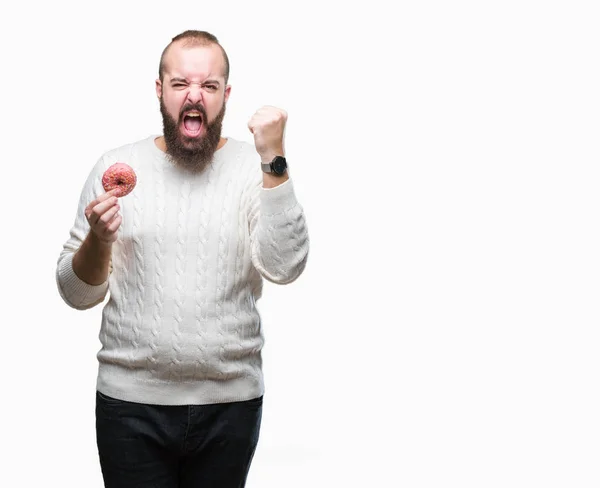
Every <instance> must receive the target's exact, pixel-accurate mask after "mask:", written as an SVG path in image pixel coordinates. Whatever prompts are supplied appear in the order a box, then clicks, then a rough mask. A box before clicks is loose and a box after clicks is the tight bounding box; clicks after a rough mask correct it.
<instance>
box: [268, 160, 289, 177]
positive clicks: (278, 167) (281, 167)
mask: <svg viewBox="0 0 600 488" xmlns="http://www.w3.org/2000/svg"><path fill="white" fill-rule="evenodd" d="M271 164H272V167H273V172H274V173H275V174H276V175H282V174H283V173H285V170H286V168H287V163H286V161H285V158H282V157H281V156H277V157H276V158H275V159H274V160H273V162H272V163H271Z"/></svg>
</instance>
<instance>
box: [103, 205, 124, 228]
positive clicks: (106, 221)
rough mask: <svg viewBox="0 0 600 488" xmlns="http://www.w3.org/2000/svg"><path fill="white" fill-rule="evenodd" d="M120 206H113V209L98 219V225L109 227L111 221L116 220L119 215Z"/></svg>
mask: <svg viewBox="0 0 600 488" xmlns="http://www.w3.org/2000/svg"><path fill="white" fill-rule="evenodd" d="M120 208H121V207H120V205H119V204H117V205H113V206H112V207H111V208H109V209H108V210H107V211H106V212H104V213H103V214H102V215H101V216H100V218H99V219H98V223H101V224H104V225H105V226H107V225H108V224H109V223H110V221H111V220H112V219H113V218H114V216H115V215H116V214H117V212H118V211H119V209H120Z"/></svg>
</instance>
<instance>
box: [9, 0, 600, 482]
mask: <svg viewBox="0 0 600 488" xmlns="http://www.w3.org/2000/svg"><path fill="white" fill-rule="evenodd" d="M386 5H387V4H386V3H384V2H378V1H372V2H362V3H360V4H358V3H357V4H355V3H354V2H328V1H320V2H301V3H298V4H296V5H292V4H289V5H288V4H287V3H285V2H269V3H267V2H245V3H242V2H240V3H238V4H235V3H231V2H216V3H206V2H198V1H196V2H187V1H186V2H183V1H173V2H144V3H142V2H139V3H137V2H136V3H132V2H126V1H121V2H110V1H109V2H97V3H89V4H88V3H86V2H79V3H76V2H64V1H63V2H61V1H55V2H41V1H40V2H21V3H19V4H18V5H17V4H14V5H11V6H10V7H6V6H5V7H3V12H2V15H0V18H1V20H0V24H1V25H0V27H1V28H0V40H1V41H2V42H1V43H0V45H1V47H0V49H1V50H2V76H1V77H0V83H1V86H0V88H1V93H2V104H1V109H0V110H1V114H2V119H1V120H2V135H3V137H2V192H1V193H0V198H1V199H2V202H1V208H2V239H1V244H0V245H1V246H2V247H1V250H2V257H3V266H2V269H3V273H2V277H3V278H4V279H3V280H2V281H3V283H4V287H3V288H4V290H3V293H2V315H1V319H0V320H1V322H2V329H1V330H2V342H1V344H2V355H1V371H2V377H1V383H0V384H1V385H2V403H1V404H0V405H1V406H0V408H1V413H2V419H3V422H2V433H1V435H0V439H1V440H0V443H1V447H2V453H3V455H2V456H3V461H2V469H1V470H0V486H3V487H37V486H52V487H54V486H56V487H61V488H66V487H83V486H85V487H86V488H100V487H102V486H103V485H102V478H101V473H100V468H99V463H98V458H97V449H96V439H95V428H94V388H95V381H96V371H97V363H96V353H97V352H98V350H99V347H100V343H99V341H98V331H99V326H100V318H101V306H98V307H96V308H94V309H92V310H88V311H84V312H82V311H76V310H73V309H70V308H69V307H67V305H66V304H64V303H63V302H62V300H61V299H60V297H59V295H58V292H57V289H56V283H55V269H56V262H57V259H58V256H59V253H60V251H61V248H62V245H63V243H64V241H65V240H66V239H67V238H68V233H69V230H70V227H71V225H72V223H73V220H74V218H75V212H76V208H77V202H78V198H79V194H80V191H81V188H82V185H83V183H84V181H85V179H86V177H87V175H88V173H89V171H90V169H91V168H92V166H93V164H94V163H95V162H96V161H97V159H98V158H99V157H100V156H101V155H102V153H103V152H105V151H107V150H109V149H112V148H114V147H117V146H120V145H122V144H126V143H128V142H132V141H134V140H138V139H140V138H144V137H146V136H148V135H149V134H151V133H160V131H161V130H162V125H161V118H160V113H159V105H158V101H157V99H156V96H155V92H154V81H155V79H156V77H157V69H158V61H159V57H160V54H161V51H162V49H163V47H164V46H165V45H166V44H167V43H168V42H169V41H170V39H171V38H172V37H173V36H175V35H176V34H178V33H179V32H181V31H183V30H185V29H190V28H192V29H201V30H208V31H210V32H212V33H214V34H215V35H216V36H217V37H218V38H219V40H220V41H221V42H222V44H223V45H224V47H225V49H227V51H228V53H229V56H230V61H231V79H230V82H231V85H232V86H233V89H232V93H231V98H230V101H229V103H228V108H227V115H226V118H225V126H224V133H225V135H227V136H231V137H235V138H239V139H242V140H246V141H248V142H252V136H251V134H250V133H249V132H248V129H247V127H246V124H247V122H248V120H249V119H250V117H251V116H252V114H253V113H254V112H255V111H256V110H257V109H258V108H259V107H260V106H262V105H276V106H279V107H281V108H284V109H286V110H287V111H288V113H289V122H288V126H287V132H286V149H287V156H288V159H289V162H290V168H291V175H292V178H293V179H294V182H295V188H296V192H297V196H298V198H299V200H300V202H301V204H302V205H303V207H304V209H305V212H306V216H307V221H308V226H309V232H310V237H311V251H310V257H309V261H308V266H307V268H306V271H305V273H304V274H303V275H302V276H301V277H300V278H299V279H298V281H296V282H295V283H293V284H290V285H288V286H282V287H281V286H276V285H271V284H266V285H265V290H264V295H263V298H262V299H261V300H260V301H259V302H258V306H259V309H260V312H261V315H262V318H263V327H264V331H265V336H266V345H265V348H264V368H265V379H266V395H265V404H264V415H263V425H262V431H261V438H260V442H259V446H258V449H257V452H256V456H255V459H254V463H253V465H252V468H251V471H250V476H249V480H248V485H247V486H248V487H249V488H268V487H286V488H294V487H303V488H304V487H346V486H361V487H406V488H425V487H427V488H429V487H431V488H445V487H455V486H456V487H460V488H467V487H472V488H482V487H485V488H488V487H489V488H491V487H499V488H500V487H501V488H505V487H511V488H515V487H523V488H531V487H544V488H548V487H569V488H571V487H577V488H587V487H590V488H591V487H595V488H597V487H598V486H600V470H599V469H598V459H599V456H600V444H599V442H598V439H600V416H599V415H598V412H599V411H600V401H599V400H600V396H599V394H598V384H599V381H598V377H599V372H600V369H599V366H600V359H599V356H600V355H599V354H598V343H599V340H600V333H599V331H598V326H599V324H600V322H599V315H600V314H599V313H598V296H599V294H600V281H599V280H600V259H599V255H600V232H599V229H598V209H599V208H600V201H599V200H600V199H599V192H598V183H599V178H598V177H599V176H600V169H599V166H598V161H599V151H598V147H599V144H598V134H599V129H600V115H599V114H600V95H599V93H600V91H599V90H598V87H599V86H600V70H599V63H598V59H599V54H600V53H599V52H598V46H600V34H599V30H598V25H599V21H600V18H599V15H598V11H597V10H596V8H595V6H596V3H595V2H591V1H590V2H582V1H569V2H567V1H554V2H542V1H528V0H521V1H508V2H506V1H505V2H477V1H457V2H443V1H420V2H399V3H395V4H392V3H391V2H390V4H389V5H388V6H386ZM257 164H258V159H257Z"/></svg>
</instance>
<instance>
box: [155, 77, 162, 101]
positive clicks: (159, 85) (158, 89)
mask: <svg viewBox="0 0 600 488" xmlns="http://www.w3.org/2000/svg"><path fill="white" fill-rule="evenodd" d="M161 95H162V82H161V81H160V80H156V96H157V97H158V99H159V100H160V97H161Z"/></svg>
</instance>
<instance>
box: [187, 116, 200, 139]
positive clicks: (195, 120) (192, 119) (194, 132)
mask: <svg viewBox="0 0 600 488" xmlns="http://www.w3.org/2000/svg"><path fill="white" fill-rule="evenodd" d="M202 125H203V124H202V114H201V113H200V112H195V111H190V112H187V113H185V114H184V116H183V132H184V133H185V135H186V136H188V137H197V136H199V135H200V133H201V132H202Z"/></svg>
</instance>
